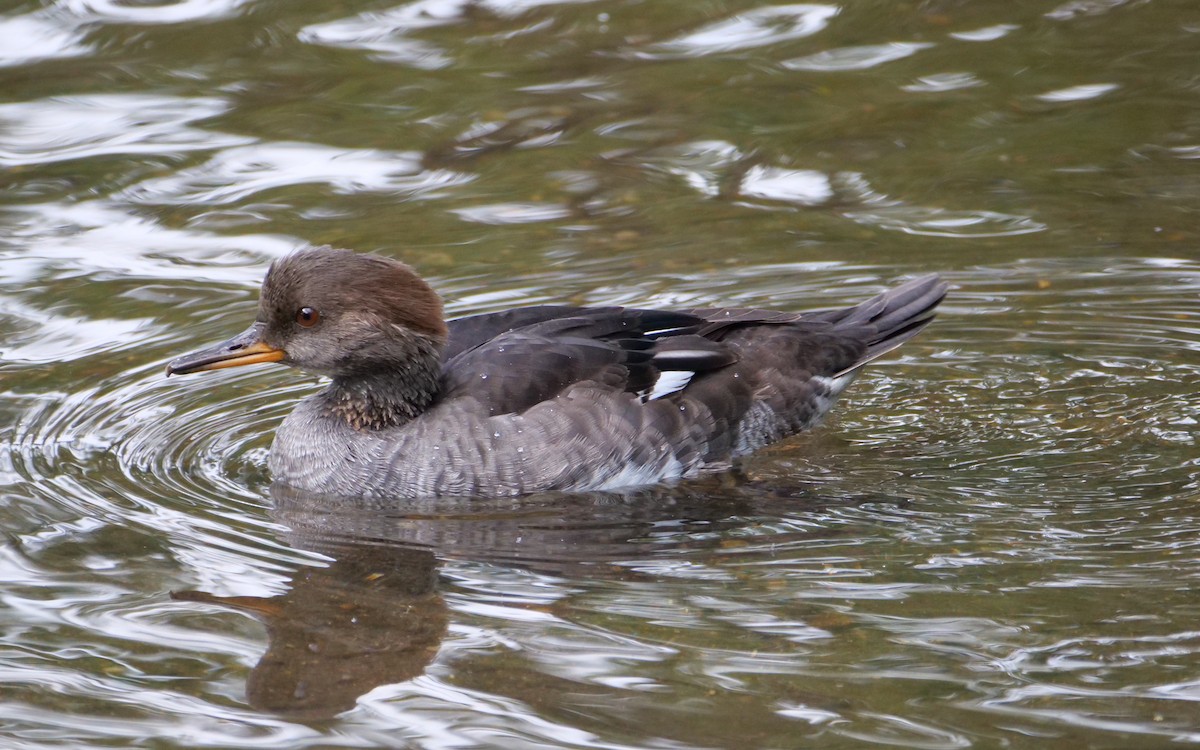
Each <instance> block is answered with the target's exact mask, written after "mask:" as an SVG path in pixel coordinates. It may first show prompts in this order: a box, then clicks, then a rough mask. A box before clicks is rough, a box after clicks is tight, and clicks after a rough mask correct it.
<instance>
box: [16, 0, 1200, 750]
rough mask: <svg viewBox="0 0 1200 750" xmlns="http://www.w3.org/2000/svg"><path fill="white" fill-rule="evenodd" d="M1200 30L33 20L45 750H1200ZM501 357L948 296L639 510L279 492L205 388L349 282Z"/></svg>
mask: <svg viewBox="0 0 1200 750" xmlns="http://www.w3.org/2000/svg"><path fill="white" fill-rule="evenodd" d="M1198 51H1200V8H1198V7H1197V6H1196V4H1195V3H1194V2H1191V1H1190V0H1046V1H1042V0H1027V1H1022V2H986V1H985V0H975V1H971V0H924V1H922V2H882V1H880V2H871V1H866V0H864V1H857V2H849V1H847V2H845V3H843V4H840V5H839V4H825V3H800V4H785V3H775V4H771V3H756V2H683V1H682V0H643V1H642V2H638V1H636V0H626V1H624V2H621V1H613V2H606V1H604V0H596V1H595V2H585V1H582V0H574V1H571V0H560V1H558V2H556V1H555V0H472V1H468V0H417V1H416V2H410V3H402V4H396V3H388V2H366V1H364V2H343V3H318V2H309V1H307V0H288V1H287V2H283V1H282V0H276V1H274V2H271V1H269V0H174V1H172V0H162V1H161V2H152V3H143V2H133V1H132V0H59V1H58V2H48V1H46V0H42V1H41V2H38V1H33V2H15V3H9V4H7V5H6V6H5V7H4V8H0V496H2V498H3V500H2V502H0V529H2V530H3V537H2V540H0V701H2V702H0V745H2V746H3V747H5V748H48V747H73V748H91V747H157V748H167V747H179V748H195V747H204V748H300V747H314V748H315V747H322V748H326V747H421V748H463V747H481V748H483V747H487V748H491V747H508V748H533V747H566V748H584V747H587V748H684V747H696V748H793V747H810V746H812V747H815V746H820V747H823V748H861V747H871V746H888V747H905V748H935V749H941V748H966V747H980V748H990V747H1009V748H1080V747H1096V748H1124V747H1139V748H1145V747H1159V746H1164V747H1165V746H1171V747H1177V746H1180V745H1181V744H1184V745H1186V744H1197V743H1200V718H1198V717H1200V625H1198V624H1197V623H1200V598H1197V593H1196V592H1197V589H1198V588H1200V446H1198V437H1197V436H1198V435H1200V426H1198V421H1197V420H1200V395H1198V393H1200V254H1198V252H1197V243H1198V240H1200V213H1198V211H1197V206H1198V205H1200V203H1198V201H1200V56H1198V55H1197V52H1198ZM326 243H329V244H335V245H339V246H344V247H352V248H355V249H358V250H363V251H373V252H378V253H382V254H386V255H389V256H393V257H397V258H402V259H404V260H406V261H407V262H409V263H412V264H413V265H415V266H416V267H417V268H418V269H419V270H420V271H421V272H422V273H423V274H424V275H426V276H427V277H428V278H430V280H431V281H432V282H433V283H434V284H435V285H436V286H437V287H438V288H439V289H440V290H441V291H442V292H443V294H444V295H445V297H446V301H447V306H448V309H449V311H450V312H451V313H453V314H467V313H473V312H481V311H489V310H497V309H502V308H504V307H508V306H514V305H521V304H535V303H541V302H546V301H570V302H577V303H602V304H637V305H664V306H671V305H677V306H680V307H690V306H697V305H709V304H716V303H731V304H737V305H756V306H776V307H780V308H785V309H804V308H809V307H830V306H834V305H839V304H848V303H851V302H854V301H857V300H860V299H862V298H864V297H865V296H868V295H870V294H872V293H875V292H877V291H879V290H880V289H882V288H883V287H884V286H885V285H887V284H889V283H892V282H894V281H895V280H896V279H899V278H903V277H907V276H911V275H915V274H918V273H925V272H929V271H937V272H940V273H941V274H943V275H944V276H945V277H946V278H947V279H948V280H949V281H950V282H951V283H952V285H953V291H952V293H951V296H950V298H949V299H948V300H947V302H946V303H945V304H944V305H943V307H942V314H941V316H940V317H939V319H938V320H937V322H936V323H935V324H934V325H933V326H932V327H930V328H929V329H928V330H927V331H926V332H925V333H924V334H922V336H921V337H919V338H918V339H916V340H914V341H913V342H912V343H910V344H908V345H906V346H905V347H904V349H903V351H902V352H901V353H900V354H899V355H897V356H893V357H891V358H889V359H888V360H886V361H884V362H882V363H880V364H878V365H875V366H872V367H871V368H870V369H869V372H868V373H867V374H866V375H864V376H863V377H862V378H861V379H860V380H859V381H858V383H856V384H855V386H854V387H853V388H852V389H851V390H850V391H849V392H848V393H847V394H846V395H845V397H844V398H843V401H842V403H841V405H840V407H839V409H838V411H837V413H836V416H835V417H834V418H832V419H831V420H830V421H829V422H828V423H827V424H826V425H825V426H824V427H822V428H820V429H818V430H817V431H815V432H813V433H811V434H809V435H806V436H802V437H800V438H797V439H795V440H792V441H790V442H788V443H785V444H783V445H780V446H777V447H774V448H772V449H770V450H768V451H765V452H763V453H762V454H760V455H759V456H757V457H755V458H754V459H753V460H751V461H749V462H748V463H747V465H746V466H744V467H743V468H742V470H741V471H740V472H738V473H737V474H734V475H728V476H722V477H713V478H708V479H704V480H701V481H697V482H692V483H685V484H682V485H679V486H676V487H660V488H648V489H645V490H640V491H636V492H631V493H627V494H611V495H595V496H593V495H588V496H540V497H535V498H528V499H524V500H521V501H503V502H499V501H479V502H445V501H427V502H421V503H409V504H395V503H393V504H387V503H378V504H374V505H372V504H366V503H363V504H360V505H345V504H342V505H338V506H332V505H331V504H330V503H328V502H321V501H320V500H319V499H317V498H310V497H297V496H293V495H289V494H286V493H284V492H282V491H280V490H278V489H272V487H271V482H270V476H269V474H268V471H267V468H266V455H267V448H268V446H269V445H270V439H271V433H272V430H273V428H274V427H275V425H277V424H278V422H279V420H280V419H281V418H282V416H283V415H284V414H286V413H287V412H288V411H289V409H290V408H291V406H292V404H293V403H294V402H295V401H296V400H297V399H298V398H300V397H302V396H304V395H305V394H308V393H311V392H312V391H313V389H314V388H315V387H316V386H317V383H316V381H315V380H314V379H312V378H309V377H307V376H303V375H301V374H298V373H295V372H293V371H290V370H286V369H284V368H275V369H272V368H270V367H262V368H247V369H246V370H245V371H233V372H229V373H214V374H209V375H207V376H203V377H200V376H197V377H188V378H172V379H171V380H170V381H168V380H166V379H165V378H164V377H163V365H164V364H165V362H166V361H167V360H168V359H170V358H171V357H172V356H173V355H176V354H178V353H181V352H183V351H186V350H189V349H191V348H194V347H195V346H198V345H200V344H204V343H209V342H211V341H215V340H218V339H219V338H221V337H224V336H227V335H230V334H232V333H235V332H237V331H240V330H241V329H242V328H243V327H244V326H245V324H246V323H247V322H248V321H249V320H250V317H251V315H252V314H253V309H254V304H255V299H256V297H257V286H258V282H259V280H260V279H261V276H262V273H263V271H264V269H265V267H266V265H267V263H268V262H269V261H270V260H271V259H273V258H275V257H278V256H280V255H282V254H284V253H286V252H287V251H289V250H290V249H293V248H296V247H301V246H304V245H307V244H326Z"/></svg>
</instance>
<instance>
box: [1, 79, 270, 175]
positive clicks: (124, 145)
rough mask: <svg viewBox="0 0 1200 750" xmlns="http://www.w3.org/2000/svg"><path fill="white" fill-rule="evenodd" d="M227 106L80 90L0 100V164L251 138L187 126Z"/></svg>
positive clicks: (165, 151) (174, 149)
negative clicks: (27, 99)
mask: <svg viewBox="0 0 1200 750" xmlns="http://www.w3.org/2000/svg"><path fill="white" fill-rule="evenodd" d="M228 108H229V104H228V102H226V101H225V100H224V99H218V98H213V97H195V98H182V97H174V96H154V95H148V94H81V95H76V96H64V97H55V98H51V99H40V100H37V101H32V102H17V103H13V104H0V165H4V166H20V165H27V164H42V163H48V162H56V161H65V160H68V159H86V158H93V157H99V156H107V155H113V154H156V155H170V154H175V153H182V152H186V151H196V150H200V149H219V148H225V147H228V146H234V145H237V144H240V143H246V142H248V141H250V140H252V139H250V138H245V137H242V136H235V135H229V134H225V133H219V132H214V131H209V130H201V129H198V128H194V127H188V125H189V124H190V123H193V122H195V121H197V120H203V119H206V118H209V117H215V116H217V115H219V114H221V113H223V112H225V111H226V110H227V109H228Z"/></svg>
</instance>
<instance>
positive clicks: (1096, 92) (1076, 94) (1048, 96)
mask: <svg viewBox="0 0 1200 750" xmlns="http://www.w3.org/2000/svg"><path fill="white" fill-rule="evenodd" d="M1119 88H1121V86H1120V84H1116V83H1085V84H1080V85H1078V86H1068V87H1067V88H1065V89H1056V90H1054V91H1047V92H1046V93H1044V94H1038V96H1037V97H1036V98H1037V99H1039V100H1041V101H1043V102H1052V103H1055V104H1059V103H1063V102H1080V101H1086V100H1088V99H1099V98H1100V97H1102V96H1104V95H1105V94H1109V93H1112V92H1113V91H1116V90H1117V89H1119Z"/></svg>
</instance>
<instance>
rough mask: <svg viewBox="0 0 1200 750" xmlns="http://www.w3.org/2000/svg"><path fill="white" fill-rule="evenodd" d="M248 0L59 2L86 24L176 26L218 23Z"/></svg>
mask: <svg viewBox="0 0 1200 750" xmlns="http://www.w3.org/2000/svg"><path fill="white" fill-rule="evenodd" d="M250 1H251V0H163V1H158V2H137V0H58V4H59V7H61V8H63V9H65V10H67V11H69V12H71V13H73V14H75V15H76V16H78V17H79V19H80V20H81V21H83V22H85V23H112V24H126V23H127V24H149V25H156V26H157V25H161V24H176V23H188V22H205V21H218V20H221V19H223V18H228V17H230V16H233V15H235V14H236V13H237V12H238V11H239V10H240V9H241V8H242V6H244V5H247V4H249V3H250Z"/></svg>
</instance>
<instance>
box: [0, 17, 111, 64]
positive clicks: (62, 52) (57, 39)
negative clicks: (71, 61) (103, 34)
mask: <svg viewBox="0 0 1200 750" xmlns="http://www.w3.org/2000/svg"><path fill="white" fill-rule="evenodd" d="M90 51H91V47H90V46H89V45H87V44H85V43H84V34H83V32H82V31H81V30H80V29H78V28H76V27H74V26H73V25H71V24H64V23H62V22H61V21H60V20H59V19H57V18H55V17H54V16H53V15H52V14H50V13H46V12H37V13H29V14H27V15H23V16H0V68H4V67H10V66H15V65H25V64H28V63H33V62H38V61H40V60H52V59H59V58H65V57H78V56H80V55H85V54H87V53H89V52H90Z"/></svg>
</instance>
